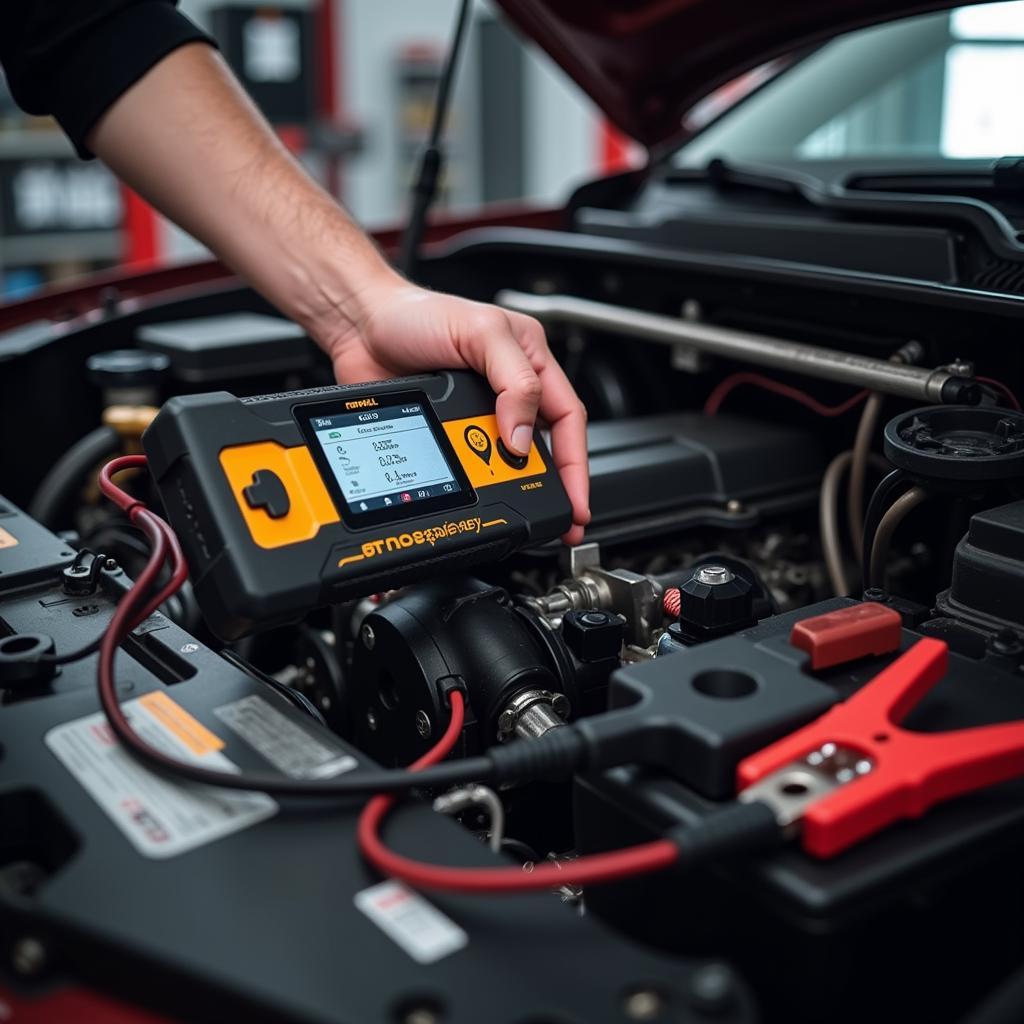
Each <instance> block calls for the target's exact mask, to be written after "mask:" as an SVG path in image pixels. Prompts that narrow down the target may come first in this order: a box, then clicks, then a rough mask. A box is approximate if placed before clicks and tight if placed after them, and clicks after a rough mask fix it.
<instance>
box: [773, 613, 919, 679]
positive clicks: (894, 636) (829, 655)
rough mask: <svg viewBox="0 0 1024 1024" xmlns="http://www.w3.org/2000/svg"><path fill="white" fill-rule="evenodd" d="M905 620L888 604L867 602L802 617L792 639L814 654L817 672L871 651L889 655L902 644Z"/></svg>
mask: <svg viewBox="0 0 1024 1024" xmlns="http://www.w3.org/2000/svg"><path fill="white" fill-rule="evenodd" d="M902 628H903V620H902V619H901V618H900V614H899V612H897V611H895V610H894V609H892V608H886V607H885V605H882V604H875V603H873V602H870V601H869V602H865V603H864V604H855V605H851V606H850V607H849V608H840V609H839V610H838V611H835V612H827V613H826V614H824V615H815V616H814V617H813V618H810V619H802V620H801V621H800V622H798V623H797V624H796V625H795V626H794V627H793V631H792V632H791V633H790V634H789V642H790V643H791V644H792V645H793V646H794V647H797V648H799V649H800V650H801V651H806V652H807V653H808V654H809V655H810V656H811V668H812V669H813V670H814V671H817V670H818V669H823V668H831V667H832V666H833V665H842V664H843V663H844V662H847V661H854V660H856V659H857V658H863V657H865V656H866V655H868V654H888V653H889V652H890V651H895V650H896V649H897V648H898V647H899V645H900V637H901V631H902Z"/></svg>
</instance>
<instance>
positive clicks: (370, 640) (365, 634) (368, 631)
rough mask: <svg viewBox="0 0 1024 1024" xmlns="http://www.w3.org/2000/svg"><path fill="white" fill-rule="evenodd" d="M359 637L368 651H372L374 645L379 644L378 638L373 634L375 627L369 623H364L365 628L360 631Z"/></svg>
mask: <svg viewBox="0 0 1024 1024" xmlns="http://www.w3.org/2000/svg"><path fill="white" fill-rule="evenodd" d="M359 636H360V637H361V638H362V641H363V646H364V647H365V648H366V649H367V650H368V651H372V650H373V645H374V644H375V643H376V642H377V637H376V636H375V635H374V632H373V626H371V625H370V624H369V623H368V622H365V623H363V628H362V629H361V630H359Z"/></svg>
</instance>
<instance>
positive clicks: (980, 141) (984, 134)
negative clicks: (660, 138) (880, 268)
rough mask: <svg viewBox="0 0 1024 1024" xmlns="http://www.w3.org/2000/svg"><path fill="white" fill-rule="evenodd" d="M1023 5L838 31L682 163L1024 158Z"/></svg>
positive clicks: (687, 151) (697, 142) (694, 145)
mask: <svg viewBox="0 0 1024 1024" xmlns="http://www.w3.org/2000/svg"><path fill="white" fill-rule="evenodd" d="M1022 96H1024V2H1013V3H997V4H979V5H976V6H971V7H963V8H958V9H955V10H952V11H945V12H942V13H939V14H929V15H922V16H918V17H914V18H907V19H904V20H901V21H896V22H890V23H889V24H886V25H881V26H877V27H874V28H869V29H862V30H859V31H857V32H851V33H849V34H847V35H843V36H839V37H837V38H836V39H834V40H832V41H831V42H829V43H827V44H826V45H824V46H822V47H820V48H819V49H817V50H815V51H814V52H813V53H812V54H810V56H808V57H806V58H805V59H804V60H802V61H800V62H798V63H796V64H794V65H793V66H792V67H791V68H790V69H789V70H787V71H784V72H783V73H782V74H781V75H779V76H778V77H776V78H774V79H773V80H771V81H769V82H768V83H767V85H765V86H764V87H763V88H762V89H760V90H759V91H758V92H756V93H755V94H754V95H753V96H751V97H750V98H749V99H748V100H746V101H745V102H743V103H741V104H739V105H738V106H736V107H734V108H733V109H731V110H729V111H727V112H726V113H725V114H724V115H723V116H722V117H721V118H719V119H718V120H716V121H715V122H713V123H712V124H711V125H710V126H709V127H708V128H706V129H705V130H704V131H703V132H702V133H701V134H700V135H698V136H697V137H696V138H694V139H693V140H692V141H690V142H689V143H688V144H686V145H685V146H684V147H683V148H682V149H680V150H679V151H678V152H677V153H676V154H675V157H674V162H675V164H676V166H678V167H683V168H693V167H702V166H704V165H705V164H707V162H708V161H709V160H711V159H712V158H716V157H718V158H721V159H724V160H726V161H730V162H736V163H750V162H753V163H757V162H763V161H785V162H786V163H791V162H794V161H795V162H803V161H815V160H852V161H856V160H858V159H861V158H866V159H871V160H883V161H886V162H888V161H890V160H915V161H920V160H925V161H929V162H931V161H936V160H937V161H946V160H949V161H954V160H961V159H979V158H990V157H1001V156H1009V155H1019V154H1021V153H1024V115H1022V113H1021V110H1022V108H1021V97H1022Z"/></svg>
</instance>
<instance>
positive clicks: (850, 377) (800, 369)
mask: <svg viewBox="0 0 1024 1024" xmlns="http://www.w3.org/2000/svg"><path fill="white" fill-rule="evenodd" d="M495 301H496V302H497V303H498V305H500V306H504V307H505V308H506V309H512V310H516V311H517V312H519V313H527V314H529V315H530V316H534V317H536V318H537V319H538V320H541V321H546V322H548V323H566V324H575V325H577V326H580V327H590V328H594V329H595V330H601V331H617V332H620V333H622V334H628V335H630V336H632V337H634V338H642V339H643V340H645V341H654V342H658V343H659V344H662V345H684V346H688V347H690V348H693V349H696V350H698V351H700V352H707V353H709V354H710V355H715V356H724V357H726V358H729V359H735V360H738V361H741V362H748V363H755V364H757V365H758V366H771V367H774V368H775V369H777V370H787V371H789V372H790V373H800V374H804V375H805V376H808V377H818V378H820V379H822V380H834V381H839V382H840V383H843V384H852V385H854V386H856V387H862V388H868V389H869V390H870V391H881V392H883V393H884V394H887V395H897V396H899V397H900V398H910V399H913V400H914V401H918V402H927V403H928V404H936V403H943V404H950V405H963V404H966V405H975V404H977V402H978V401H979V400H980V398H981V389H980V388H979V387H978V385H977V384H976V383H975V382H974V380H973V379H972V378H970V377H963V376H960V375H959V374H957V373H954V372H953V371H952V370H950V369H949V368H948V367H939V368H938V369H934V370H927V369H923V368H922V367H918V366H907V365H903V364H900V363H893V362H889V361H888V360H886V359H875V358H873V357H872V356H862V355H856V354H854V353H851V352H841V351H838V350H836V349H831V348H823V347H822V346H820V345H806V344H804V343H802V342H799V341H789V340H787V339H786V338H773V337H771V336H770V335H767V334H754V333H752V332H750V331H739V330H736V329H735V328H732V327H715V326H714V325H712V324H703V323H697V322H694V321H690V320H676V319H674V318H673V317H669V316H662V315H660V314H658V313H646V312H644V311H643V310H639V309H629V308H627V307H625V306H613V305H611V304H609V303H606V302H594V301H592V300H590V299H580V298H576V297H575V296H572V295H530V294H528V293H526V292H518V291H512V290H507V289H506V290H504V291H500V292H498V294H497V296H496V298H495Z"/></svg>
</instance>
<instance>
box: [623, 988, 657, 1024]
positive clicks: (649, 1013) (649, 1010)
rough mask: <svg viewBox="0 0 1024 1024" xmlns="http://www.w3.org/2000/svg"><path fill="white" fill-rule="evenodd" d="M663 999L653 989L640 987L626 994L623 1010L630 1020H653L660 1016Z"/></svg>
mask: <svg viewBox="0 0 1024 1024" xmlns="http://www.w3.org/2000/svg"><path fill="white" fill-rule="evenodd" d="M662 1003H663V1000H662V998H661V996H660V995H658V993H657V992H655V991H654V990H653V989H649V988H642V989H638V990H637V991H636V992H631V993H630V994H629V995H628V996H626V1002H625V1004H624V1006H623V1010H624V1011H625V1013H626V1016H627V1017H628V1018H629V1019H630V1020H654V1019H655V1018H656V1017H660V1016H661V1010H662Z"/></svg>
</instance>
